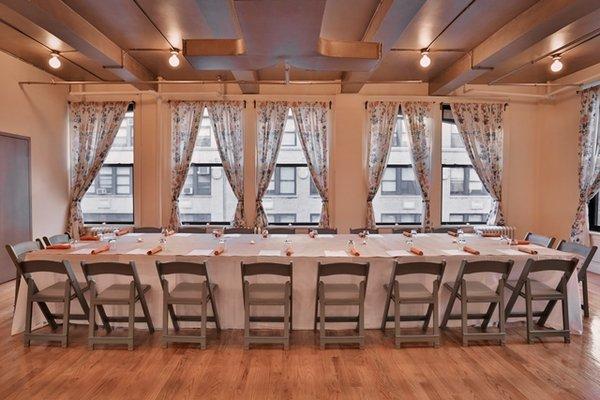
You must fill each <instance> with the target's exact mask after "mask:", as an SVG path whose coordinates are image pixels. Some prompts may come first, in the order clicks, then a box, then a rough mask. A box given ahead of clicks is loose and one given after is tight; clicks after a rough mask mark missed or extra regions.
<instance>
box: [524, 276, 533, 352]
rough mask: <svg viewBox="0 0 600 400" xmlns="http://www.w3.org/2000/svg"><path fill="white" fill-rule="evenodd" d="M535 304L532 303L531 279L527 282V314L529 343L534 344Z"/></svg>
mask: <svg viewBox="0 0 600 400" xmlns="http://www.w3.org/2000/svg"><path fill="white" fill-rule="evenodd" d="M532 307H533V304H532V301H531V284H530V283H529V279H528V280H527V282H525V310H526V312H527V343H530V344H531V343H533V337H532V334H531V331H532V329H533V309H532Z"/></svg>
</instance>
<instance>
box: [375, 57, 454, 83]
mask: <svg viewBox="0 0 600 400" xmlns="http://www.w3.org/2000/svg"><path fill="white" fill-rule="evenodd" d="M461 56H462V54H461V53H431V54H430V57H431V65H430V66H429V68H422V67H421V66H420V65H419V59H420V58H421V56H420V54H419V53H418V52H397V51H392V52H390V53H388V54H387V55H386V56H385V57H384V58H383V61H382V62H381V65H380V66H379V67H378V68H377V70H375V72H374V73H373V74H372V75H371V78H370V79H369V80H372V81H393V80H414V79H420V80H422V81H428V80H429V79H431V78H433V77H434V76H436V75H437V74H439V73H440V72H441V71H443V70H444V69H445V68H447V67H448V65H450V64H452V63H453V62H455V61H456V60H458V59H459V58H460V57H461Z"/></svg>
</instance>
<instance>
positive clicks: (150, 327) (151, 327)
mask: <svg viewBox="0 0 600 400" xmlns="http://www.w3.org/2000/svg"><path fill="white" fill-rule="evenodd" d="M138 294H139V296H140V304H141V305H142V312H143V313H144V317H145V318H146V325H148V331H149V332H150V333H151V334H152V333H154V325H153V324H152V317H150V310H149V309H148V304H147V303H146V295H145V293H144V292H141V291H140V293H138Z"/></svg>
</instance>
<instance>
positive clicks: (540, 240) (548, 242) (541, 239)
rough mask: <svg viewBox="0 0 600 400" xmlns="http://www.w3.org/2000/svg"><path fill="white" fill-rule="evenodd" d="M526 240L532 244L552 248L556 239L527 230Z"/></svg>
mask: <svg viewBox="0 0 600 400" xmlns="http://www.w3.org/2000/svg"><path fill="white" fill-rule="evenodd" d="M525 240H527V241H529V243H531V244H536V245H538V246H542V247H548V248H551V247H552V245H553V244H554V241H555V240H556V239H555V238H553V237H548V236H542V235H538V234H537V233H533V232H527V234H526V235H525Z"/></svg>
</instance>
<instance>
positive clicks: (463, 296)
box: [460, 280, 469, 346]
mask: <svg viewBox="0 0 600 400" xmlns="http://www.w3.org/2000/svg"><path fill="white" fill-rule="evenodd" d="M460 313H461V331H462V344H463V346H468V345H469V339H468V337H467V325H468V313H467V285H466V282H465V281H464V280H463V281H462V284H461V286H460Z"/></svg>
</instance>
